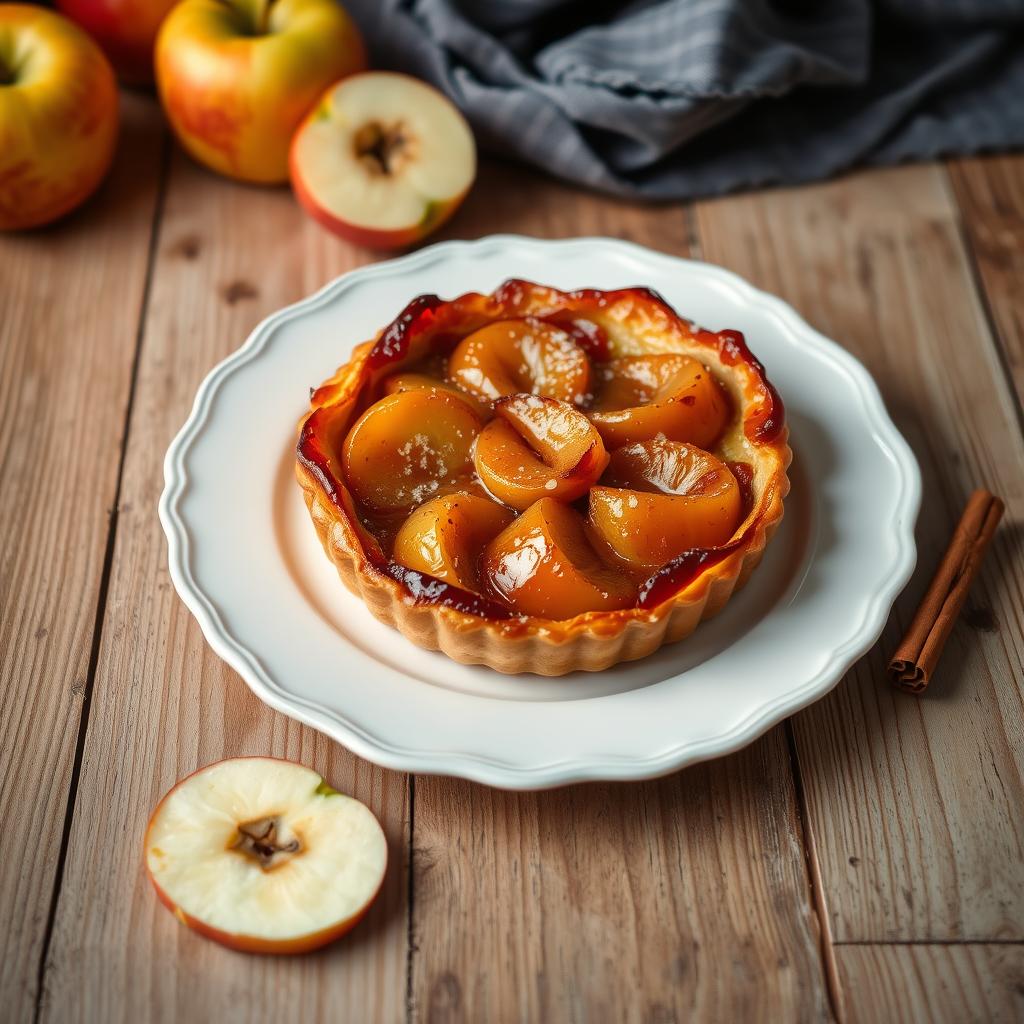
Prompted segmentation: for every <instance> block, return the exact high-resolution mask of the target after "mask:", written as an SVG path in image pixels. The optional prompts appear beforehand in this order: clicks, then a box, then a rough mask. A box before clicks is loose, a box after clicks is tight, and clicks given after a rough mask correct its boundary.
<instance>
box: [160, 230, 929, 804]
mask: <svg viewBox="0 0 1024 1024" xmlns="http://www.w3.org/2000/svg"><path fill="white" fill-rule="evenodd" d="M509 246H515V247H525V248H527V249H529V248H533V249H535V250H545V251H550V250H552V249H565V250H570V252H571V250H573V249H582V250H584V251H585V252H589V253H590V254H592V253H593V252H594V250H595V248H596V247H602V248H604V249H606V250H607V249H613V250H617V251H618V252H619V253H621V254H623V255H626V256H628V257H631V258H633V259H636V260H641V261H644V260H646V261H650V260H654V261H655V262H659V263H664V264H673V265H678V264H686V265H688V266H690V267H691V268H692V269H693V270H694V271H695V273H696V274H697V275H698V276H700V275H703V276H705V277H708V278H710V279H712V280H715V281H717V282H718V283H719V284H721V285H724V286H726V287H727V288H729V289H732V290H733V291H735V292H737V293H739V295H740V297H741V299H743V300H744V301H746V302H748V303H750V304H752V305H756V306H760V307H761V308H762V309H763V310H765V311H766V312H768V313H770V314H771V315H772V316H773V318H775V319H776V320H778V321H780V322H781V325H782V326H783V328H784V329H785V330H786V331H787V332H789V333H791V334H795V335H796V336H798V337H802V338H806V339H807V340H809V341H810V342H812V343H813V344H814V345H815V346H816V347H817V348H818V349H819V351H822V352H823V353H825V354H826V355H827V356H828V357H829V358H830V360H831V361H832V362H833V363H835V364H836V365H837V366H838V367H839V368H840V369H841V370H843V371H844V372H845V374H846V375H847V376H848V377H849V378H850V379H851V380H852V381H853V382H854V384H855V385H856V388H857V391H858V394H859V397H860V399H861V402H862V404H863V407H864V411H865V413H866V415H867V419H868V421H869V422H870V423H871V425H872V426H873V427H874V431H875V439H876V441H877V442H878V443H879V445H880V447H882V448H883V450H885V451H886V452H887V454H888V455H889V457H890V458H891V459H892V460H893V462H894V463H895V465H896V466H897V467H898V468H899V469H900V477H901V490H900V493H899V494H898V495H897V502H896V508H897V522H898V524H899V526H898V532H897V535H896V547H897V551H898V555H897V558H896V561H895V564H894V565H893V566H892V569H891V571H890V573H889V575H888V576H887V577H886V578H885V580H884V581H883V583H882V585H881V586H880V587H879V589H878V591H877V592H876V593H875V594H874V595H872V596H871V597H870V598H869V599H868V600H867V601H866V603H865V610H864V615H863V616H862V620H861V621H860V622H859V623H857V624H856V627H855V628H853V629H851V630H850V635H849V637H848V638H847V639H846V640H845V641H843V642H842V643H840V644H838V645H837V646H836V647H835V648H834V649H833V650H832V652H831V656H830V658H829V660H828V662H827V663H826V665H825V667H824V668H823V669H822V670H821V671H820V672H819V673H818V674H817V675H815V676H814V677H813V678H811V679H810V680H808V681H807V682H805V683H804V684H803V685H802V686H800V687H798V688H796V689H795V690H792V691H790V692H789V693H787V694H785V695H784V696H781V697H778V698H776V699H774V700H772V701H770V702H768V703H767V704H765V705H762V706H761V707H759V708H757V709H756V710H755V711H753V712H751V714H750V715H748V716H747V717H746V718H744V719H742V720H741V721H740V722H738V723H736V724H735V725H734V726H733V727H732V728H731V729H729V730H728V731H726V732H723V733H721V734H719V735H716V736H712V737H705V738H703V739H700V740H688V741H682V742H680V743H679V744H677V745H676V746H674V747H672V748H670V749H668V750H663V751H660V752H659V753H657V754H654V755H651V756H650V757H645V758H638V757H623V756H620V755H612V754H607V755H602V754H588V755H586V756H581V757H575V758H567V759H565V760H562V761H557V762H547V763H544V764H537V765H530V766H524V765H521V764H513V763H510V762H508V761H503V760H500V759H497V758H490V757H483V756H480V755H477V754H470V753H466V752H463V751H445V752H438V751H429V750H417V749H410V748H407V747H399V746H393V745H390V744H388V743H386V742H384V741H382V740H380V739H379V738H378V737H376V736H373V735H371V734H370V733H368V732H367V731H366V730H364V729H362V728H360V727H359V726H357V725H356V724H355V723H353V722H350V721H349V720H347V719H346V718H345V716H344V715H343V714H341V713H339V712H336V711H334V710H332V709H329V708H326V707H324V706H323V705H321V704H319V703H316V702H313V701H307V700H305V699H304V698H301V697H297V696H295V695H294V694H291V693H288V692H286V691H285V690H283V689H282V688H281V687H280V686H279V684H277V683H276V682H275V681H274V680H273V679H272V678H271V677H270V676H269V674H268V673H267V672H266V671H265V669H264V668H263V666H262V664H261V663H260V660H259V658H258V656H257V655H256V654H255V653H254V652H253V651H251V650H249V649H248V648H247V647H246V646H245V645H244V644H243V643H241V642H240V641H239V640H237V639H236V638H235V637H234V636H232V635H231V633H230V631H229V630H228V629H227V627H226V626H225V624H224V622H223V620H222V618H221V616H220V614H219V612H218V610H217V608H216V606H215V604H214V603H213V602H212V601H211V600H210V599H209V598H208V597H207V595H206V594H205V593H204V592H203V591H202V590H201V589H200V588H199V586H198V584H197V583H196V581H195V579H194V577H193V575H192V572H191V568H190V561H191V549H190V537H189V531H188V528H187V526H186V523H185V521H184V519H183V518H182V516H181V512H180V507H179V506H180V502H181V499H182V497H183V496H184V494H185V493H186V490H187V487H188V471H187V456H188V453H189V451H190V449H191V448H192V446H193V444H194V443H195V442H196V441H197V439H198V438H199V437H200V435H201V434H202V431H203V428H204V427H205V426H206V424H207V422H208V420H209V417H210V414H211V410H212V408H213V404H214V400H215V398H216V395H217V392H218V391H219V389H220V387H221V385H222V384H223V383H224V381H225V380H226V379H227V378H228V377H229V376H230V375H231V374H233V373H235V372H237V371H238V370H240V369H241V368H242V367H244V366H245V365H246V364H247V363H249V362H251V361H252V360H253V359H255V358H257V357H258V356H259V355H260V353H261V352H262V351H263V350H264V348H265V347H266V346H267V345H268V344H269V342H270V341H271V339H272V337H273V336H274V334H275V332H276V331H277V330H278V328H280V327H281V326H282V325H283V324H285V323H287V322H288V321H289V320H292V319H295V318H296V317H299V316H301V315H303V314H305V313H307V312H309V311H311V310H314V309H317V308H320V307H322V306H326V305H328V304H329V303H331V302H333V301H334V300H336V299H337V298H338V297H339V296H340V295H342V294H343V293H344V292H345V291H347V290H349V289H350V288H352V287H353V285H355V284H357V283H358V282H359V281H360V280H363V279H365V278H367V277H381V276H396V275H397V276H401V275H404V274H406V273H408V272H410V271H415V270H418V269H422V268H424V267H427V266H430V265H432V264H434V263H437V262H440V261H443V260H444V259H446V258H447V257H448V256H449V255H450V254H452V253H461V252H464V251H466V250H477V251H482V252H487V251H491V250H501V249H503V248H505V247H509ZM920 503H921V474H920V469H919V468H918V465H917V461H916V459H915V457H914V455H913V452H912V451H911V449H910V446H909V445H908V444H907V442H906V441H905V440H904V438H903V436H902V435H901V434H900V433H899V431H898V430H897V429H896V426H895V424H894V423H893V422H892V419H891V418H890V416H889V413H888V411H887V410H886V408H885V404H884V402H883V400H882V396H881V393H880V392H879V390H878V386H877V385H876V383H875V381H874V379H873V378H872V377H871V375H870V373H868V371H867V369H866V368H865V367H864V366H863V364H862V363H860V361H859V360H857V359H856V358H855V357H854V356H852V355H851V354H850V353H849V352H847V351H846V350H845V349H844V348H842V347H841V346H840V345H838V344H837V343H836V342H834V341H832V340H831V339H829V338H827V337H825V336H824V335H823V334H821V333H819V332H818V331H816V330H815V329H814V328H813V327H811V326H810V324H808V323H807V322H806V321H805V320H804V319H803V318H802V317H801V316H800V315H799V314H798V313H797V312H796V311H795V310H794V309H793V308H792V307H791V306H789V305H788V304H787V303H785V302H783V300H782V299H779V298H777V297H775V296H774V295H771V294H769V293H767V292H764V291H761V290H760V289H758V288H755V287H754V286H753V285H752V284H750V283H749V282H748V281H746V280H744V279H743V278H742V277H740V276H739V275H737V274H734V273H732V272H731V271H729V270H726V269H725V268H723V267H719V266H716V265H714V264H710V263H704V262H702V261H698V260H686V259H682V258H681V257H677V256H671V255H668V254H666V253H661V252H657V251H656V250H653V249H647V248H645V247H643V246H640V245H636V244H634V243H632V242H626V241H623V240H621V239H615V238H602V237H577V238H570V239H551V240H549V239H536V238H530V237H527V236H522V235H490V236H487V237H485V238H481V239H476V240H472V241H463V240H455V241H448V242H440V243H437V244H435V245H432V246H429V247H427V248H425V249H421V250H418V251H417V252H414V253H410V254H408V255H405V256H401V257H398V258H396V259H392V260H387V261H384V262H381V263H375V264H370V265H368V266H364V267H359V268H357V269H356V270H352V271H349V272H348V273H346V274H343V275H342V276H341V277H338V278H336V279H335V280H333V281H331V282H330V283H328V284H327V285H325V286H324V287H323V288H321V289H320V290H319V291H318V292H316V293H315V294H313V295H311V296H309V297H307V298H305V299H302V300H300V301H299V302H296V303H294V304H293V305H290V306H286V307H284V308H283V309H280V310H278V311H277V312H276V313H272V314H271V315H270V316H269V317H267V318H266V319H265V320H263V321H262V322H261V323H260V324H258V325H257V327H256V328H255V329H254V330H253V331H252V333H251V334H250V335H249V337H248V338H247V339H246V341H245V343H244V344H243V345H242V346H241V347H240V348H239V349H237V350H236V351H235V352H233V353H232V354H231V355H229V356H228V357H227V358H226V359H224V360H223V361H222V362H221V363H219V364H218V365H217V366H215V367H214V368H213V369H212V370H211V371H210V372H209V374H208V375H207V376H206V378H205V379H204V380H203V382H202V383H201V384H200V386H199V390H198V391H197V393H196V398H195V402H194V403H193V406H192V411H191V412H190V414H189V416H188V419H187V420H186V421H185V424H184V425H183V426H182V428H181V430H180V431H179V432H178V434H177V436H176V437H175V438H174V440H173V441H172V442H171V445H170V447H169V448H168V450H167V454H166V456H165V458H164V490H163V493H162V495H161V497H160V503H159V515H160V522H161V525H162V526H163V529H164V533H165V534H166V537H167V546H168V564H169V570H170V575H171V580H172V582H173V583H174V586H175V589H176V590H177V592H178V595H179V597H180V598H181V600H182V601H183V602H184V604H185V606H186V607H187V608H188V609H189V611H190V612H191V613H192V614H193V615H194V616H195V618H196V620H197V621H198V623H199V626H200V628H201V630H202V632H203V636H204V637H205V638H206V641H207V642H208V643H209V645H210V647H211V648H212V649H213V650H214V651H215V652H216V654H217V655H218V656H219V657H221V658H222V659H223V660H224V661H226V662H227V663H228V664H229V665H230V666H231V667H232V668H233V669H234V670H235V671H236V672H237V673H238V674H239V675H240V676H241V677H242V679H243V680H244V681H245V682H246V684H247V685H248V686H249V688H250V689H251V690H252V691H253V692H254V693H255V694H256V695H257V696H258V697H259V698H260V699H261V700H262V701H264V702H265V703H266V704H268V705H269V706H270V707H272V708H274V709H275V710H277V711H280V712H281V713H282V714H285V715H287V716H289V717H291V718H294V719H296V720H298V721H301V722H303V723H305V724H306V725H309V726H311V727H312V728H314V729H317V730H319V731H320V732H323V733H325V734H326V735H328V736H330V737H331V738H332V739H335V740H337V741H338V742H339V743H341V744H342V745H343V746H345V747H347V748H348V749H350V750H352V751H353V752H354V753H356V754H358V755H359V756H360V757H364V758H366V759H367V760H369V761H372V762H374V763H376V764H379V765H381V766H383V767H385V768H391V769H394V770H396V771H404V772H413V773H420V774H434V775H451V776H456V777H459V778H466V779H470V780H472V781H475V782H481V783H484V784H485V785H489V786H495V787H498V788H503V789H529V790H532V789H546V788H551V787H555V786H564V785H569V784H572V783H576V782H592V781H630V780H641V779H649V778H656V777H658V776H661V775H666V774H669V773H670V772H674V771H677V770H679V769H681V768H683V767H686V766H687V765H691V764H696V763H698V762H700V761H705V760H709V759H711V758H715V757H721V756H724V755H726V754H730V753H733V752H734V751H736V750H739V749H741V748H742V747H745V746H747V745H748V744H749V743H752V742H753V741H754V740H756V739H757V738H758V737H759V736H761V735H763V734H764V733H765V732H767V731H768V730H769V729H770V728H772V726H774V725H776V724H777V723H778V722H780V721H782V720H783V719H784V718H787V717H789V716H790V715H792V714H795V713H796V712H797V711H800V710H801V709H803V708H805V707H807V706H808V705H809V704H812V703H814V702H815V701H816V700H819V699H820V698H822V697H824V696H825V695H826V694H827V693H828V692H829V691H830V690H832V689H833V687H835V686H836V684H837V683H838V682H839V680H840V679H842V677H843V676H844V675H845V674H846V672H847V671H848V669H849V668H850V667H851V666H852V665H853V664H854V662H856V661H857V659H858V658H860V657H861V656H862V655H863V654H864V653H865V652H866V651H867V650H869V649H870V648H871V647H872V646H873V645H874V643H875V641H876V640H877V639H878V637H879V636H880V635H881V632H882V629H883V628H884V626H885V623H886V620H887V618H888V615H889V611H890V609H891V607H892V604H893V602H894V601H895V599H896V597H897V596H898V594H899V593H900V592H901V591H902V589H903V587H904V586H905V585H906V583H907V581H908V580H909V579H910V575H911V573H912V572H913V570H914V566H915V564H916V560H917V550H916V545H915V541H914V525H915V523H916V520H917V514H918V510H919V508H920Z"/></svg>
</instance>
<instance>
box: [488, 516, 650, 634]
mask: <svg viewBox="0 0 1024 1024" xmlns="http://www.w3.org/2000/svg"><path fill="white" fill-rule="evenodd" d="M483 569H484V575H485V578H486V580H487V582H488V584H489V585H490V586H491V587H493V588H494V590H495V591H496V592H497V593H498V594H499V595H500V596H501V597H502V598H503V599H504V600H505V601H506V602H507V603H508V605H509V606H510V607H511V608H512V609H513V610H514V611H516V612H518V613H519V614H522V615H537V616H541V617H543V618H548V619H571V618H573V617H574V616H576V615H580V614H582V613H583V612H590V611H613V610H614V609H616V608H628V607H629V606H631V605H632V604H633V603H634V601H635V600H636V593H637V588H636V586H635V585H634V584H633V583H632V582H631V581H630V580H629V579H627V578H626V577H625V576H624V575H623V574H622V573H621V572H619V571H617V570H615V569H612V568H609V567H608V566H607V565H606V564H605V563H604V562H602V561H601V559H600V557H599V556H598V554H597V552H596V551H595V550H594V548H593V546H592V545H591V543H590V541H589V540H588V539H587V535H586V532H585V530H584V527H583V520H582V518H581V517H580V516H579V514H578V513H576V512H575V511H574V510H573V509H571V508H570V507H569V506H567V505H563V504H562V503H561V502H558V501H555V500H554V499H553V498H542V499H541V500H540V501H538V502H536V503H535V504H533V505H531V506H530V507H529V508H528V509H527V510H526V511H525V512H524V513H523V514H522V515H521V516H520V517H519V518H518V519H517V520H516V521H515V522H514V523H512V525H511V526H509V527H507V528H506V529H505V530H503V531H502V532H501V533H499V534H498V536H497V537H495V538H494V540H493V541H491V543H490V544H488V545H487V547H486V549H485V550H484V558H483Z"/></svg>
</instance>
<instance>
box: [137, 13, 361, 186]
mask: <svg viewBox="0 0 1024 1024" xmlns="http://www.w3.org/2000/svg"><path fill="white" fill-rule="evenodd" d="M365 66H366V51H365V48H364V46H363V41H362V38H361V37H360V35H359V31H358V29H357V28H356V26H355V24H354V22H353V21H352V19H351V18H350V17H349V16H348V14H347V13H346V12H345V10H344V8H342V7H341V6H340V5H339V4H338V3H336V2H335V0H276V2H274V3H270V2H268V0H183V2H182V3H180V4H178V5H177V6H176V7H175V8H174V9H173V10H172V11H171V13H170V14H169V15H168V16H167V19H166V20H165V21H164V23H163V27H162V28H161V29H160V34H159V36H158V37H157V43H156V79H157V87H158V89H159V91H160V98H161V100H162V102H163V105H164V110H165V111H166V112H167V116H168V118H169V119H170V122H171V125H172V127H173V128H174V131H175V134H176V135H177V136H178V138H179V140H180V141H181V143H182V145H183V146H184V147H185V149H187V150H188V152H189V153H191V154H192V156H193V157H195V158H196V160H198V161H199V162H200V163H203V164H205V165H206V166H207V167H210V168H211V169H213V170H215V171H218V172H220V173H221V174H226V175H227V176H228V177H231V178H238V179H240V180H241V181H251V182H257V183H266V184H273V183H277V182H282V181H286V180H287V178H288V147H289V145H290V143H291V139H292V135H293V133H294V132H295V129H296V128H297V127H298V125H299V123H300V122H301V121H302V118H303V117H304V116H305V115H306V113H307V112H308V111H309V109H310V108H311V107H312V106H313V104H314V103H315V102H316V101H317V99H318V98H319V96H320V94H321V93H322V92H323V90H324V89H325V88H326V87H327V86H328V85H330V84H331V83H332V82H335V81H337V80H338V79H339V78H343V77H344V76H345V75H349V74H352V73H353V72H355V71H361V70H362V69H363V68H364V67H365Z"/></svg>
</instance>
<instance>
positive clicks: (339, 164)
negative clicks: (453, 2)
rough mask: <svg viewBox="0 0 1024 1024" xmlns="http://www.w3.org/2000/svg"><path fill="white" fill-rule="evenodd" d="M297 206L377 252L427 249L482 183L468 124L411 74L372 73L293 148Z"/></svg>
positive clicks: (353, 84) (350, 81)
mask: <svg viewBox="0 0 1024 1024" xmlns="http://www.w3.org/2000/svg"><path fill="white" fill-rule="evenodd" d="M290 168H291V179H292V187H293V188H294V189H295V194H296V196H297V197H298V199H299V202H301V203H302V205H303V206H304V207H305V208H306V209H307V210H308V211H309V213H310V214H312V216H313V217H315V218H316V219H317V220H319V221H320V222H321V223H322V224H324V225H326V226H327V227H328V228H330V229H331V230H332V231H334V232H336V233H337V234H339V235H341V236H343V237H345V238H348V239H350V240H351V241H355V242H358V243H360V244H362V245H367V246H370V247H373V248H398V247H402V246H406V245H410V244H412V243H413V242H416V241H419V240H420V239H421V238H423V237H424V236H426V235H427V234H429V233H430V232H431V231H433V230H434V229H435V228H437V227H439V226H440V225H441V224H442V223H443V222H444V221H446V220H447V219H448V218H449V217H450V216H451V215H452V214H453V213H454V212H455V210H456V208H457V207H458V205H459V203H461V202H462V199H463V197H464V196H465V195H466V193H467V192H468V191H469V188H470V186H471V185H472V184H473V179H474V178H475V176H476V147H475V144H474V142H473V134H472V132H471V131H470V129H469V125H467V124H466V121H465V118H463V116H462V115H461V114H460V113H459V111H458V110H457V109H456V107H455V106H454V105H453V104H452V103H451V101H450V100H448V99H447V98H446V97H445V96H443V95H442V94H441V93H439V92H438V91H437V90H436V89H434V88H432V87H431V86H429V85H427V84H426V83H424V82H421V81H419V79H416V78H410V77H409V76H408V75H400V74H394V73H391V72H384V71H368V72H364V73H362V74H357V75H352V76H350V77H348V78H346V79H344V80H343V81H341V82H339V83H337V85H334V86H332V87H331V88H330V89H328V90H327V92H326V93H325V94H324V96H323V97H322V99H321V100H320V102H319V103H318V104H317V105H316V107H315V108H314V109H313V111H312V112H311V113H310V115H309V117H308V118H307V119H306V120H305V122H304V123H303V124H302V126H301V127H300V128H299V130H298V132H296V134H295V138H294V140H293V141H292V148H291V155H290Z"/></svg>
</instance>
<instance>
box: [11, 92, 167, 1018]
mask: <svg viewBox="0 0 1024 1024" xmlns="http://www.w3.org/2000/svg"><path fill="white" fill-rule="evenodd" d="M148 107H149V104H147V103H145V102H136V101H133V100H131V99H128V100H126V102H125V103H124V108H123V114H124V126H123V134H122V143H121V147H120V150H119V152H118V156H117V160H116V163H115V166H114V168H113V171H112V174H111V176H110V178H109V180H108V181H107V183H106V184H105V185H104V186H103V188H102V189H101V191H100V193H99V195H98V196H96V198H95V199H94V200H93V201H92V202H91V203H89V205H88V206H87V207H86V208H85V209H84V210H81V211H80V212H78V213H76V214H75V215H74V216H72V217H70V218H68V219H67V220H65V221H63V222H62V223H60V224H58V225H55V226H53V227H50V228H46V229H44V230H41V231H37V232H32V233H25V234H16V235H7V236H3V235H0V537H2V538H3V540H2V545H3V547H2V555H0V694H2V696H0V821H3V823H4V842H3V846H4V849H5V850H6V851H7V853H6V855H5V856H4V857H2V858H0V917H2V919H3V920H4V922H5V924H4V927H3V929H0V994H2V997H3V998H2V999H0V1005H2V1007H3V1011H2V1016H3V1017H4V1019H5V1020H8V1021H23V1020H30V1019H31V1017H32V1015H33V1013H34V1012H35V1005H36V994H37V993H36V987H37V978H38V970H39V958H40V955H41V952H42V949H43V944H44V941H45V937H46V932H47V928H48V924H49V913H50V905H51V901H52V898H53V893H54V885H55V882H56V881H57V874H58V872H59V869H60V859H61V846H62V834H63V830H64V820H65V813H66V811H67V804H68V794H69V792H70V788H71V779H72V774H73V767H74V762H75V749H76V744H77V740H78V735H79V725H80V722H81V718H82V707H83V704H84V703H85V702H86V700H87V692H88V676H89V669H90V656H91V652H92V644H93V631H94V628H95V625H96V614H97V603H98V601H99V600H100V596H101V592H102V589H103V578H104V565H105V561H106V551H107V543H108V536H109V533H110V515H111V510H112V507H113V505H114V496H115V492H116V488H117V479H118V467H119V465H120V461H121V442H122V435H123V433H124V427H125V410H126V407H127V405H128V394H129V387H130V384H131V377H132V359H133V355H134V352H135V342H136V333H137V330H138V322H139V314H140V310H141V306H142V299H143V292H144V289H145V284H146V274H147V265H148V251H149V243H150V234H151V231H152V229H153V218H154V211H155V208H156V201H157V191H158V182H159V164H160V154H161V148H162V135H163V133H162V129H161V127H160V124H159V121H157V120H156V119H155V118H153V117H152V116H151V115H152V111H150V110H149V109H148ZM57 252H59V253H60V258H59V259H55V253H57ZM115 296H116V301H114V297H115Z"/></svg>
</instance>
